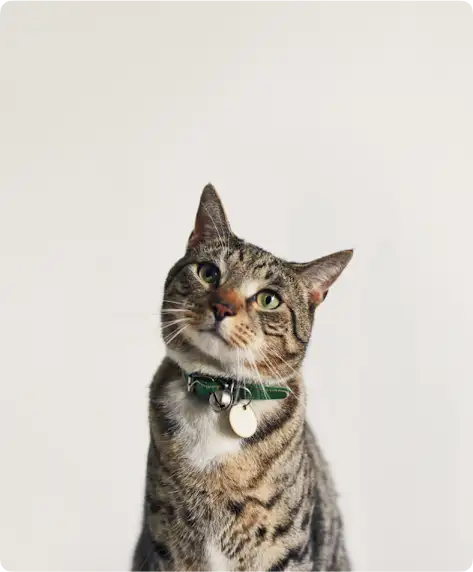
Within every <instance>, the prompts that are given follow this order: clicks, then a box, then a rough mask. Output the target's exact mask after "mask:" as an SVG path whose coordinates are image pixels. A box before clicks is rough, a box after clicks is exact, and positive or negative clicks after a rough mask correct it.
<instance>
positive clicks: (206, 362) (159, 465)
mask: <svg viewBox="0 0 473 572" xmlns="http://www.w3.org/2000/svg"><path fill="white" fill-rule="evenodd" d="M351 255H352V252H351V251H343V252H339V253H336V254H333V255H330V256H328V257H324V258H321V259H318V260H316V261H314V262H312V263H309V264H295V263H289V262H286V261H283V260H281V259H279V258H276V257H275V256H273V255H271V254H270V253H268V252H266V251H264V250H262V249H260V248H258V247H256V246H254V245H251V244H248V243H246V242H244V241H243V240H242V239H240V238H238V237H237V236H236V235H234V234H233V233H232V231H231V230H230V226H229V224H228V220H227V218H226V215H225V212H224V211H223V207H222V205H221V202H220V200H219V198H218V196H217V194H216V192H215V190H214V189H213V187H211V186H210V185H209V186H207V187H206V188H205V189H204V192H203V194H202V198H201V202H200V206H199V211H198V214H197V218H196V224H195V228H194V231H193V232H192V234H191V236H190V238H189V243H188V248H187V251H186V253H185V255H184V257H183V258H182V259H181V260H180V261H179V262H177V263H176V264H175V265H174V267H173V268H172V269H171V271H170V272H169V275H168V278H167V280H166V283H165V293H164V302H163V309H162V321H163V336H164V340H165V343H166V348H167V356H166V358H165V359H164V360H163V362H162V364H161V366H160V367H159V369H158V371H157V372H156V374H155V376H154V379H153V381H152V384H151V388H150V400H149V423H150V446H149V452H148V462H147V478H146V492H145V506H144V514H143V524H142V531H141V534H140V537H139V539H138V542H137V545H136V547H135V553H134V557H133V570H220V571H222V570H229V571H230V570H232V571H237V570H242V571H244V570H268V571H269V570H271V571H272V570H349V569H350V562H349V558H348V556H347V552H346V549H345V540H344V531H343V523H342V518H341V515H340V512H339V509H338V506H337V501H336V493H335V489H334V485H333V483H332V480H331V476H330V471H329V468H328V466H327V463H326V461H325V459H324V457H323V454H322V452H321V450H320V448H319V446H318V444H317V442H316V440H315V437H314V435H313V433H312V432H311V430H310V428H309V426H308V425H307V422H306V419H305V411H306V395H305V389H304V384H303V381H302V377H301V374H300V367H301V364H302V361H303V359H304V356H305V353H306V350H307V346H308V343H309V338H310V333H311V329H312V322H313V318H314V312H315V310H316V308H317V306H318V305H319V304H320V303H321V302H322V301H323V300H324V298H325V296H326V294H327V291H328V288H329V287H330V286H331V285H332V284H333V282H334V281H335V280H336V279H337V278H338V276H339V275H340V273H341V272H342V270H343V269H344V267H345V266H346V264H347V263H348V261H349V260H350V258H351ZM202 263H211V264H213V265H215V267H216V268H217V269H218V271H219V280H218V281H217V282H216V283H213V284H208V283H206V282H205V281H203V280H202V277H201V276H200V274H199V268H200V266H199V265H200V264H202ZM262 290H263V291H265V290H269V291H271V292H272V293H274V294H275V295H276V296H278V297H279V299H280V300H281V303H280V305H279V306H278V307H277V308H275V309H272V310H266V309H264V308H262V307H261V306H259V305H258V303H257V297H256V295H257V294H258V292H261V291H262ZM215 300H217V301H218V303H219V304H220V303H221V304H223V306H225V307H227V306H228V308H231V310H232V314H231V315H230V316H229V317H225V319H223V321H221V322H219V323H218V324H217V322H216V318H215V317H214V313H212V310H211V306H212V304H215ZM184 370H185V371H188V372H190V371H200V372H202V373H207V374H210V375H218V376H228V377H232V378H233V379H237V380H239V381H240V382H242V383H245V382H248V381H251V382H252V383H261V384H263V385H264V384H269V383H271V384H273V385H274V384H281V385H284V386H286V387H288V388H289V389H290V390H291V392H290V394H289V396H288V397H287V398H286V399H284V400H282V401H258V402H256V401H255V402H253V403H252V408H253V409H254V411H255V414H256V416H257V419H258V429H257V431H256V433H255V434H254V435H253V436H252V437H250V438H248V439H239V438H238V437H237V436H236V435H235V434H234V433H233V432H232V430H231V428H230V426H229V422H228V414H227V413H215V412H213V411H212V410H211V409H210V407H209V406H208V404H206V403H204V402H202V401H201V400H199V399H198V398H197V397H195V396H194V395H192V394H189V393H187V390H186V386H185V383H184V380H183V376H182V372H183V371H184Z"/></svg>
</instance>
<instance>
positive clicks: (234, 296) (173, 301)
mask: <svg viewBox="0 0 473 572" xmlns="http://www.w3.org/2000/svg"><path fill="white" fill-rule="evenodd" d="M351 256H352V251H343V252H340V253H336V254H333V255H331V256H328V257H324V258H322V259H319V260H318V261H315V262H312V263H308V264H295V263H289V262H286V261H283V260H281V259H279V258H277V257H275V256H273V255H272V254H270V253H269V252H266V251H264V250H262V249H260V248H258V247H256V246H254V245H252V244H248V243H246V242H244V241H243V240H241V239H239V238H237V237H236V236H235V235H234V234H233V233H232V232H231V230H230V226H229V224H228V221H227V218H226V216H225V213H224V210H223V207H222V204H221V202H220V200H219V198H218V196H217V194H216V192H215V190H214V189H213V187H211V186H210V185H209V186H207V187H206V188H205V189H204V192H203V193H202V198H201V202H200V206H199V210H198V213H197V218H196V223H195V228H194V231H193V232H192V234H191V237H190V239H189V243H188V248H187V252H186V254H185V256H184V257H183V258H182V259H181V260H180V261H178V262H177V264H176V265H175V266H174V267H173V268H172V269H171V271H170V273H169V275H168V278H167V280H166V284H165V294H164V302H163V308H162V322H163V335H164V340H165V342H166V344H167V345H168V347H169V348H170V349H172V350H174V351H175V352H181V353H182V352H192V353H193V354H194V355H196V354H198V355H199V356H200V361H202V362H203V363H205V362H206V359H207V360H211V361H212V362H213V363H218V364H219V365H220V367H221V368H222V370H223V371H225V372H227V373H230V374H232V375H233V376H235V377H248V376H249V375H251V377H257V378H258V377H259V378H261V379H273V380H280V381H284V380H285V379H286V378H288V377H290V376H291V374H292V373H293V372H294V370H295V369H296V368H297V367H298V366H299V365H300V362H301V361H302V358H303V357H304V354H305V350H306V347H307V344H308V341H309V337H310V333H311V328H312V321H313V316H314V311H315V308H316V307H317V306H318V304H320V303H321V302H322V301H323V299H324V297H325V295H326V293H327V290H328V288H329V286H330V285H331V284H333V282H334V281H335V280H336V278H337V277H338V276H339V275H340V273H341V272H342V270H343V268H344V267H345V266H346V264H347V263H348V261H349V260H350V258H351Z"/></svg>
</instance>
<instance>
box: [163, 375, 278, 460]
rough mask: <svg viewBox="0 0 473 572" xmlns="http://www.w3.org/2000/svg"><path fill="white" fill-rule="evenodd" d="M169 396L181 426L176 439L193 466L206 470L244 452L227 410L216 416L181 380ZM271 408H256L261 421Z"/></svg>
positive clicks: (259, 404) (263, 404)
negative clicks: (225, 458) (183, 386)
mask: <svg viewBox="0 0 473 572" xmlns="http://www.w3.org/2000/svg"><path fill="white" fill-rule="evenodd" d="M168 395H169V400H170V402H169V405H170V407H171V409H172V413H173V416H174V418H175V421H176V422H177V426H178V427H179V430H178V433H177V435H176V437H175V438H176V439H178V440H179V442H180V446H181V447H180V449H181V451H182V452H183V454H184V456H185V457H186V458H187V460H188V461H189V462H190V463H191V464H192V465H193V466H195V467H196V468H198V469H205V468H206V467H208V466H209V465H210V464H212V463H213V462H215V461H218V460H219V459H223V458H224V457H225V456H227V455H232V454H233V455H234V454H237V453H239V452H240V451H241V448H242V445H243V442H244V441H243V440H242V439H241V437H239V436H238V435H237V434H236V433H235V432H234V431H233V429H232V428H231V426H230V422H229V413H228V412H227V411H223V412H221V413H216V412H215V411H213V409H212V408H211V407H210V405H209V404H208V401H206V400H202V399H197V398H195V397H194V396H190V395H189V393H188V392H187V391H185V390H183V389H182V383H181V381H180V380H176V381H175V382H172V384H171V388H170V391H169V393H168ZM270 407H271V404H270V403H268V402H257V403H254V404H253V405H252V408H253V410H254V413H255V416H256V418H257V420H258V421H259V422H261V419H262V416H263V415H264V413H265V411H266V410H268V409H269V408H270Z"/></svg>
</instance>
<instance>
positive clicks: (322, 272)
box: [292, 250, 353, 304]
mask: <svg viewBox="0 0 473 572" xmlns="http://www.w3.org/2000/svg"><path fill="white" fill-rule="evenodd" d="M352 256H353V250H342V251H340V252H335V253H334V254H329V255H328V256H323V257H322V258H318V259H317V260H314V261H313V262H307V263H306V264H292V267H293V269H294V270H295V271H296V272H297V274H298V275H299V276H301V277H302V278H303V279H304V281H305V282H306V283H307V285H308V286H309V289H310V295H311V298H312V301H313V302H314V303H315V304H319V303H320V302H322V301H323V300H324V298H325V296H326V295H327V293H328V290H329V288H330V286H332V284H333V283H334V282H335V280H336V279H337V278H338V277H339V276H340V274H341V273H342V272H343V270H344V269H345V267H346V266H347V264H348V263H349V262H350V260H351V259H352Z"/></svg>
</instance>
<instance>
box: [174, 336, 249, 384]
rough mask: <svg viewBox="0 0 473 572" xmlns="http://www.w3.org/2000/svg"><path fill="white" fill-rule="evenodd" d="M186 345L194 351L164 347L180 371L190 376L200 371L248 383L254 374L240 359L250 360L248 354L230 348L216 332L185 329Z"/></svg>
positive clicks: (245, 351) (247, 351) (238, 349)
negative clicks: (243, 380) (245, 380)
mask: <svg viewBox="0 0 473 572" xmlns="http://www.w3.org/2000/svg"><path fill="white" fill-rule="evenodd" d="M185 334H186V335H185V337H186V339H187V341H188V342H189V343H190V344H191V345H192V346H193V347H194V348H195V350H197V351H196V352H195V353H194V352H192V351H191V352H189V351H182V350H174V349H172V348H170V347H169V346H168V347H167V352H166V353H167V355H168V357H170V358H171V359H172V360H173V361H174V362H175V363H177V364H178V365H179V366H180V367H181V369H183V370H185V371H187V372H192V371H201V372H206V373H208V374H210V375H222V376H223V375H231V376H232V377H235V378H240V377H241V378H244V379H250V378H252V377H254V370H251V369H248V368H247V367H245V366H244V365H243V359H244V358H245V357H246V358H248V357H250V355H251V352H250V350H245V349H241V348H235V347H232V346H230V345H229V344H228V343H227V342H226V341H225V340H224V339H223V338H222V336H221V335H220V334H219V333H217V332H215V331H199V330H191V329H190V328H188V329H186V332H185Z"/></svg>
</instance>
